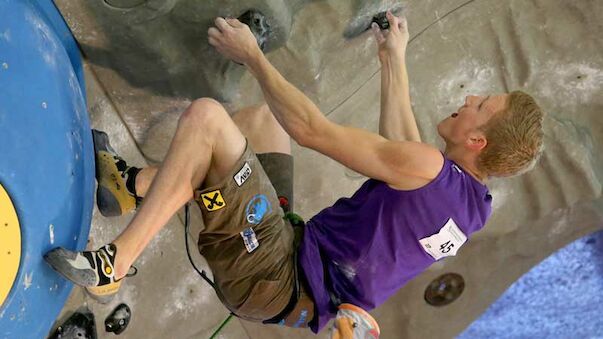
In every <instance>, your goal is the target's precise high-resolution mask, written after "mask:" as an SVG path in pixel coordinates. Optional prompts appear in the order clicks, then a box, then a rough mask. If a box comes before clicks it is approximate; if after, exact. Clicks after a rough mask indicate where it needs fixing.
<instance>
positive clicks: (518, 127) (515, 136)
mask: <svg viewBox="0 0 603 339" xmlns="http://www.w3.org/2000/svg"><path fill="white" fill-rule="evenodd" d="M507 100H508V101H507V107H506V108H505V109H504V110H502V111H500V112H497V113H496V114H495V115H494V116H493V117H492V118H491V119H490V120H489V121H488V122H487V123H486V124H485V125H484V126H483V127H482V130H483V131H484V133H485V135H486V140H487V142H488V143H487V144H486V147H485V148H484V149H483V150H482V152H481V154H480V155H479V157H478V158H477V167H478V169H479V170H480V171H482V172H484V173H486V174H487V175H488V176H495V177H507V176H512V175H516V174H521V173H523V172H525V171H527V170H529V169H531V168H532V167H533V166H534V164H535V163H536V161H537V159H538V158H539V156H540V154H541V153H542V150H543V137H544V132H543V129H542V120H543V118H544V113H543V111H542V110H541V109H540V107H539V106H538V104H536V101H535V100H534V98H532V97H531V96H530V95H528V94H526V93H524V92H522V91H514V92H511V93H510V95H509V97H508V99H507Z"/></svg>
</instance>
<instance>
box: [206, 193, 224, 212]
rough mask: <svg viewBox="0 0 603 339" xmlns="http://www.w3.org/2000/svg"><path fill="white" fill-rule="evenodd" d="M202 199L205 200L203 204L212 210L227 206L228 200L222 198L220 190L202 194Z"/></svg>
mask: <svg viewBox="0 0 603 339" xmlns="http://www.w3.org/2000/svg"><path fill="white" fill-rule="evenodd" d="M201 201H202V202H203V206H205V208H207V210H208V211H210V212H213V211H217V210H219V209H221V208H224V207H226V201H224V198H222V193H221V192H220V190H215V191H211V192H207V193H203V194H201Z"/></svg>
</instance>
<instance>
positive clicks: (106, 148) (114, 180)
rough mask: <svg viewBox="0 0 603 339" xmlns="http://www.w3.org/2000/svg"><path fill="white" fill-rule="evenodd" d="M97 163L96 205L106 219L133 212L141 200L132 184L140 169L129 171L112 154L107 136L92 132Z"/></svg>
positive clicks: (125, 165)
mask: <svg viewBox="0 0 603 339" xmlns="http://www.w3.org/2000/svg"><path fill="white" fill-rule="evenodd" d="M92 139H93V141H94V155H95V160H96V181H97V182H98V188H97V189H96V205H97V206H98V209H99V211H100V212H101V214H102V215H103V216H105V217H114V216H119V215H123V214H125V213H127V212H130V211H132V210H134V209H135V208H136V206H137V205H138V204H139V203H140V201H141V198H139V197H138V196H137V195H136V189H135V187H134V186H135V183H136V175H137V174H138V172H139V171H140V169H139V168H136V167H130V166H128V165H127V164H126V162H125V161H124V160H123V159H122V158H121V157H120V156H119V155H117V153H116V152H115V151H114V150H113V148H112V147H111V144H109V136H108V135H107V133H105V132H102V131H97V130H92Z"/></svg>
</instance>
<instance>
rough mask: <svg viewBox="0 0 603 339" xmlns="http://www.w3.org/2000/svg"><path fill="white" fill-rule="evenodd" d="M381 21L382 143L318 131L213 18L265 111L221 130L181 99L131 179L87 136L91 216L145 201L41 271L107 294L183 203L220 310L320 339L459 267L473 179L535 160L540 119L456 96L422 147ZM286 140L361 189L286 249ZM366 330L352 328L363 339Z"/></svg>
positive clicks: (400, 57) (288, 88)
mask: <svg viewBox="0 0 603 339" xmlns="http://www.w3.org/2000/svg"><path fill="white" fill-rule="evenodd" d="M387 18H388V20H389V22H390V30H389V31H379V30H378V28H375V27H373V31H374V33H375V36H376V38H377V42H378V45H379V52H378V54H379V60H380V62H381V65H382V70H381V86H382V88H381V116H380V121H379V135H378V134H373V133H370V132H367V131H364V130H362V129H357V128H353V127H346V126H340V125H337V124H335V123H333V122H331V121H329V120H328V119H327V118H325V117H324V115H323V114H322V113H321V112H320V110H319V109H318V108H317V107H316V105H314V104H313V103H312V101H310V100H309V99H308V98H307V97H306V96H305V95H304V94H303V93H302V92H300V91H299V90H298V89H296V88H295V87H294V86H293V85H291V84H290V83H288V82H287V81H286V80H285V79H284V78H283V77H282V76H281V75H280V73H279V72H278V71H277V70H276V69H275V68H274V67H273V66H272V65H271V64H270V63H269V62H268V60H267V59H266V58H265V57H264V55H263V53H262V52H261V50H260V49H259V48H258V46H257V44H256V41H255V39H254V37H253V35H252V33H251V32H250V30H249V28H248V27H247V26H245V25H244V24H242V23H240V22H239V21H238V20H235V19H223V18H217V19H216V21H215V27H212V28H210V29H209V31H208V35H209V43H210V44H211V45H212V46H214V47H215V48H216V49H217V50H218V51H219V52H220V53H222V54H223V55H224V56H226V57H227V58H230V59H232V60H233V61H235V62H238V63H240V64H243V65H245V66H246V67H247V68H248V70H249V71H250V72H251V74H253V76H254V77H255V78H256V79H257V80H258V82H259V84H260V86H261V88H262V90H263V92H264V97H265V100H266V102H267V104H268V106H261V107H259V108H251V109H247V110H244V111H243V112H240V113H238V114H236V115H234V117H233V118H232V119H231V117H230V116H229V115H228V113H227V112H226V111H225V110H224V108H223V107H222V106H221V105H220V104H219V103H218V102H216V101H214V100H211V99H199V100H196V101H194V102H193V103H192V104H191V105H190V107H189V108H188V109H187V110H186V111H185V112H184V113H183V114H182V116H181V118H180V120H179V123H178V128H177V130H176V133H175V135H174V138H173V140H172V143H171V146H170V149H169V151H168V153H167V156H166V158H165V160H164V162H163V163H162V164H161V166H160V167H159V168H158V169H156V168H153V167H147V168H143V169H138V168H135V167H128V166H127V165H126V163H125V162H124V161H123V160H122V159H121V158H119V157H118V156H117V154H115V152H114V151H113V150H112V149H111V148H110V146H109V144H108V140H107V139H106V137H105V136H104V135H103V134H102V133H100V132H95V147H96V159H97V179H98V181H99V189H98V192H99V193H97V198H98V199H99V201H98V204H99V207H100V209H101V212H103V213H104V214H113V215H120V214H123V213H125V212H127V211H128V210H131V209H133V208H134V207H135V206H136V200H137V199H139V197H144V199H142V203H141V204H140V206H139V207H138V212H137V213H136V215H135V216H134V218H133V219H132V222H131V223H130V225H129V226H128V227H127V228H126V229H125V230H124V232H123V233H122V234H120V236H119V237H118V238H117V239H115V240H114V241H113V242H112V243H111V244H108V245H105V246H103V247H101V248H100V249H99V250H97V251H85V252H71V251H68V250H65V249H62V248H58V249H55V250H52V251H51V252H49V253H48V254H47V255H46V260H47V261H48V262H49V263H50V264H51V265H52V266H53V267H54V268H55V269H56V270H57V271H59V272H60V273H61V274H63V275H64V276H65V277H67V278H68V279H69V280H71V281H73V282H75V283H76V284H78V285H81V286H86V287H89V288H92V292H93V293H114V292H116V291H117V288H118V286H119V283H120V282H121V280H120V279H122V278H123V277H124V276H126V274H127V273H128V270H129V269H130V267H131V265H132V264H133V263H134V261H135V260H136V258H137V257H138V256H139V255H140V253H141V252H142V251H143V249H144V248H145V247H146V246H147V244H148V243H149V241H150V240H151V239H152V238H153V236H154V235H155V234H156V233H157V232H158V231H159V230H160V229H161V228H162V227H163V225H165V224H166V223H167V221H168V220H169V218H170V217H171V216H172V215H173V214H174V213H175V212H176V211H177V210H178V209H179V208H181V207H182V206H183V205H184V204H185V203H186V202H187V201H188V200H190V199H191V198H194V199H195V200H196V201H197V203H198V204H199V207H200V209H201V211H202V213H203V219H204V223H205V229H204V230H203V231H201V234H200V236H199V244H198V245H199V250H200V252H201V254H202V255H203V256H204V257H205V258H206V259H207V261H208V264H209V266H210V268H211V269H212V271H213V274H214V279H215V283H216V292H217V294H218V296H219V297H220V299H221V300H222V302H223V303H224V304H225V306H226V307H227V308H228V309H229V310H231V311H232V312H233V313H234V314H235V315H237V316H239V317H241V318H245V319H249V320H253V321H262V322H265V323H280V324H285V325H287V326H296V327H305V326H309V327H310V328H311V330H312V331H314V332H316V333H317V332H318V331H319V330H320V329H321V328H322V327H324V325H325V324H326V323H327V321H328V320H329V319H331V318H333V317H334V316H335V314H337V313H338V309H339V312H348V311H349V312H353V310H356V311H358V312H360V313H361V312H362V309H364V310H371V309H373V308H374V307H376V306H378V305H380V304H381V303H383V302H384V301H385V300H386V299H387V298H388V297H390V296H391V295H392V294H394V293H395V292H396V291H397V290H398V289H399V288H400V287H402V286H403V285H404V284H405V283H406V282H408V281H409V280H410V279H412V278H413V277H415V276H416V275H418V274H419V273H421V272H423V271H424V270H425V269H426V268H427V267H429V266H430V265H431V264H433V263H434V262H435V261H437V260H440V259H442V258H445V257H448V256H452V255H456V253H457V251H458V250H459V248H460V247H461V246H462V245H463V244H464V243H465V242H466V241H467V239H468V238H469V237H470V235H471V234H472V233H474V232H475V231H478V230H479V229H481V228H482V227H483V226H484V224H485V223H486V221H487V219H488V217H489V215H490V211H491V207H490V204H491V200H492V197H491V196H490V194H489V192H488V188H487V187H486V186H485V182H486V180H487V179H488V178H489V177H506V176H511V175H514V174H518V173H520V172H522V171H524V170H526V169H529V168H530V166H531V165H532V164H533V163H534V162H535V160H536V158H537V157H538V155H539V153H540V151H541V148H542V139H543V132H542V119H543V113H542V111H541V110H540V108H539V107H538V106H537V105H536V103H535V102H534V100H533V99H532V98H531V97H530V96H529V95H527V94H525V93H523V92H518V91H517V92H512V93H510V94H500V95H489V96H468V97H467V98H466V99H465V103H464V104H463V106H461V107H460V108H459V109H458V111H457V112H455V113H453V114H451V115H450V116H448V117H447V118H445V119H444V120H442V121H441V122H440V123H439V124H438V127H437V131H438V133H439V135H440V136H441V137H442V138H443V139H444V141H445V143H446V148H445V150H444V151H443V152H441V151H439V150H438V149H436V148H434V147H433V146H431V145H428V144H425V143H422V142H421V139H420V136H419V132H418V128H417V125H416V123H415V119H414V116H413V112H412V108H411V104H410V97H409V87H408V77H407V73H406V66H405V53H406V45H407V43H408V30H407V25H406V20H405V19H402V18H398V17H395V16H393V15H392V14H391V13H388V14H387ZM272 115H273V116H274V118H276V119H274V118H273V116H272ZM277 121H278V123H277ZM281 126H282V128H281ZM289 136H291V137H292V138H293V139H294V140H295V141H296V142H297V143H299V144H300V145H301V146H304V147H308V148H311V149H313V150H316V151H318V152H320V153H322V154H324V155H326V156H328V157H330V158H332V159H334V160H335V161H338V162H340V163H341V164H343V165H345V166H347V167H349V168H350V169H352V170H354V171H356V172H358V173H361V174H364V175H365V176H367V177H369V179H368V180H367V181H366V182H364V184H363V185H362V186H361V187H360V188H359V189H358V191H357V192H356V193H354V195H353V196H352V197H350V198H341V199H339V200H338V201H337V202H336V203H335V204H334V205H333V206H331V207H329V208H326V209H324V210H322V211H321V212H320V213H318V214H317V215H316V216H314V217H312V218H311V219H310V220H309V221H308V222H307V224H306V226H305V228H304V233H303V237H302V238H301V243H300V244H299V247H298V248H296V247H295V245H294V235H293V228H292V227H291V226H290V225H289V223H288V222H287V221H285V220H284V219H283V211H282V209H281V208H279V197H283V199H280V200H281V202H283V201H285V202H286V200H287V199H288V200H289V202H291V201H292V196H291V190H290V187H291V180H292V173H291V166H290V164H291V162H290V161H291V157H290V156H289V155H287V154H288V153H289V151H290V148H289ZM256 154H257V155H256ZM277 158H278V159H280V160H279V161H278V162H277V161H275V160H274V159H277ZM275 164H276V165H275ZM285 164H288V165H287V166H285ZM124 187H125V188H126V189H125V190H124ZM284 187H289V189H285V188H284ZM284 205H286V204H284ZM296 268H299V269H296ZM350 304H351V305H350ZM353 305H355V306H357V307H359V308H356V309H354V307H355V306H353ZM349 314H351V313H349ZM353 318H354V317H353V316H351V317H348V319H353ZM342 319H343V318H342ZM365 319H366V318H365ZM346 322H347V323H353V321H346ZM338 323H339V324H341V323H345V322H344V321H339V322H338ZM366 324H368V325H367V326H365V327H362V326H358V324H356V325H355V326H356V327H354V324H352V325H351V326H352V327H353V328H361V329H364V330H366V332H367V333H369V332H371V331H373V332H374V328H372V327H371V326H372V325H370V321H367V322H366ZM373 327H374V326H373Z"/></svg>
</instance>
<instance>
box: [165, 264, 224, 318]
mask: <svg viewBox="0 0 603 339" xmlns="http://www.w3.org/2000/svg"><path fill="white" fill-rule="evenodd" d="M185 274H186V276H185V277H184V278H183V279H179V280H178V285H177V286H174V288H172V289H171V295H170V297H169V300H171V301H172V304H170V305H169V306H170V307H164V308H163V312H162V314H161V317H159V319H166V318H168V317H177V318H188V317H189V316H191V315H193V314H198V312H199V310H201V309H202V305H204V304H207V303H208V301H209V300H208V298H209V296H210V295H211V294H212V293H213V290H212V289H211V287H209V285H207V284H204V283H203V282H202V281H200V279H201V277H199V276H198V275H197V272H195V271H193V270H192V269H191V270H189V271H188V272H186V273H185Z"/></svg>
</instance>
